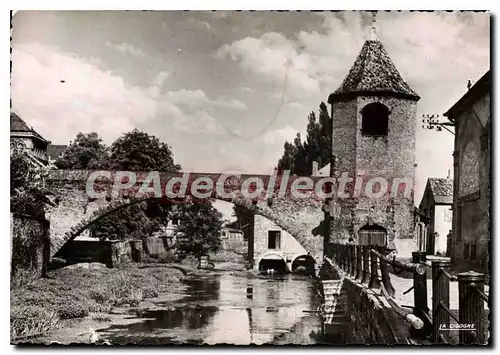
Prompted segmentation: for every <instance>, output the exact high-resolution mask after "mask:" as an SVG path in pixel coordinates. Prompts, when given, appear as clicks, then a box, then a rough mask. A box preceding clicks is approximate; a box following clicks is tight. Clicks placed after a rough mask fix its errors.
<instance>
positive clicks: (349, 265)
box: [345, 244, 352, 275]
mask: <svg viewBox="0 0 500 355" xmlns="http://www.w3.org/2000/svg"><path fill="white" fill-rule="evenodd" d="M345 246H346V252H347V268H346V270H345V271H346V273H347V274H348V275H349V274H350V273H351V269H352V254H351V249H352V248H351V247H352V245H351V244H346V245H345Z"/></svg>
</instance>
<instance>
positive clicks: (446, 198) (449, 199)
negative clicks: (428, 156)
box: [428, 178, 453, 204]
mask: <svg viewBox="0 0 500 355" xmlns="http://www.w3.org/2000/svg"><path fill="white" fill-rule="evenodd" d="M428 184H429V187H430V189H431V192H432V195H433V197H434V201H435V202H436V203H446V204H448V203H453V179H445V178H429V180H428Z"/></svg>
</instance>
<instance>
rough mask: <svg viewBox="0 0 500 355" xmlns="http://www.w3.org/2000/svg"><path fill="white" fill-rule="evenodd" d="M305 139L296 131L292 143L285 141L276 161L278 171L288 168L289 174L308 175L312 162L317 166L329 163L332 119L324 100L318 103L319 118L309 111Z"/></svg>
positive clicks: (310, 172)
mask: <svg viewBox="0 0 500 355" xmlns="http://www.w3.org/2000/svg"><path fill="white" fill-rule="evenodd" d="M306 131H307V136H306V140H305V141H304V142H302V139H301V136H300V133H297V136H296V137H295V139H294V141H293V143H290V142H288V141H286V142H285V145H284V152H283V156H282V157H281V158H280V159H279V161H278V166H277V168H278V172H279V173H282V172H283V170H290V173H291V174H297V175H299V176H310V175H311V174H312V164H313V162H314V161H316V162H318V165H319V167H320V168H321V167H323V166H325V165H327V164H329V163H330V157H331V154H332V121H331V119H330V116H329V114H328V109H327V106H326V105H325V103H324V102H321V104H320V105H319V119H317V118H316V114H315V113H314V112H311V113H310V114H309V116H308V124H307V129H306Z"/></svg>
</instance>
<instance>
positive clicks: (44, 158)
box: [10, 112, 50, 166]
mask: <svg viewBox="0 0 500 355" xmlns="http://www.w3.org/2000/svg"><path fill="white" fill-rule="evenodd" d="M10 140H11V142H12V141H14V142H17V143H22V144H23V145H24V147H25V148H26V150H27V151H28V155H29V156H30V157H31V158H32V160H33V162H34V163H35V164H37V165H38V166H46V165H48V164H49V156H48V155H47V147H48V145H49V144H50V142H49V141H48V140H46V139H45V138H43V137H42V136H41V135H40V134H38V133H37V132H36V131H35V130H34V129H33V128H32V127H29V126H28V125H27V124H26V122H24V120H23V119H22V118H21V117H19V116H18V115H17V114H16V113H14V112H11V113H10Z"/></svg>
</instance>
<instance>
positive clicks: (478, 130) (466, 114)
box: [451, 93, 491, 271]
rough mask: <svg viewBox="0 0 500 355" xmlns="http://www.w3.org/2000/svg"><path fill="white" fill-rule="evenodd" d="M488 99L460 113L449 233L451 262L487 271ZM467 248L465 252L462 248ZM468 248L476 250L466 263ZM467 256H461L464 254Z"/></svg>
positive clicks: (489, 122)
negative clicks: (473, 257)
mask: <svg viewBox="0 0 500 355" xmlns="http://www.w3.org/2000/svg"><path fill="white" fill-rule="evenodd" d="M490 114H491V113H490V95H489V93H485V94H484V95H483V96H482V97H479V98H476V99H475V101H472V102H470V103H469V104H468V105H467V107H465V108H464V109H463V111H462V112H461V114H460V115H458V117H452V118H454V119H455V120H456V122H457V127H456V136H455V151H454V153H453V158H454V174H453V177H454V183H453V195H454V200H453V211H454V213H453V233H452V250H451V258H452V262H453V263H454V264H455V265H465V264H468V266H470V267H477V268H479V269H480V271H487V270H488V260H489V239H490V213H489V212H490V211H489V210H490V200H491V196H490V178H491V177H490V154H491V132H490V129H491V118H490ZM466 244H467V245H469V247H468V248H467V247H466V246H465V245H466ZM471 245H473V246H475V248H476V258H475V260H470V256H471V255H470V252H471V247H470V246H471ZM467 251H468V252H469V255H464V254H465V252H467Z"/></svg>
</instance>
